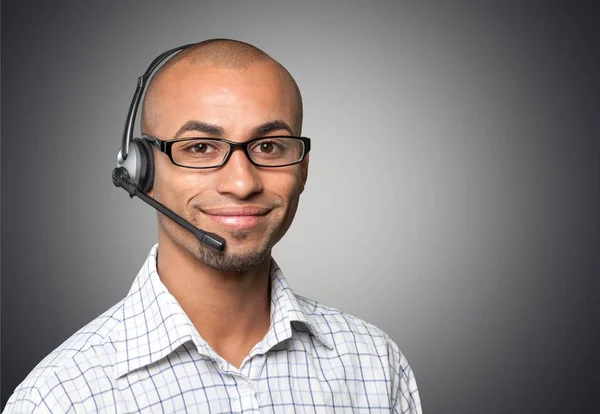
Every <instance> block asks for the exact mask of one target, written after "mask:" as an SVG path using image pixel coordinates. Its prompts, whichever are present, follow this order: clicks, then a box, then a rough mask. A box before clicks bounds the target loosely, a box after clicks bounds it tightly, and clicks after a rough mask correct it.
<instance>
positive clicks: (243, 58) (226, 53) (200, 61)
mask: <svg viewBox="0 0 600 414" xmlns="http://www.w3.org/2000/svg"><path fill="white" fill-rule="evenodd" d="M259 62H264V63H269V64H272V65H274V66H276V68H277V70H278V72H279V74H280V76H281V77H282V78H283V82H284V83H285V84H286V86H287V87H286V90H287V91H288V93H289V94H290V99H291V101H292V107H293V118H294V126H293V129H294V132H295V133H296V134H297V135H300V133H301V130H302V117H303V111H302V96H301V95H300V90H299V88H298V85H297V84H296V81H295V80H294V78H293V77H292V75H291V74H290V73H289V72H288V71H287V70H286V69H285V68H284V67H283V66H282V65H281V64H280V63H279V62H277V61H276V60H275V59H273V58H272V57H271V56H269V55H268V54H266V53H265V52H263V51H262V50H260V49H259V48H257V47H255V46H253V45H251V44H249V43H245V42H241V41H238V40H232V39H210V40H205V41H203V42H199V43H196V44H194V45H192V46H189V47H187V48H186V49H184V50H182V51H181V52H179V53H178V54H177V55H175V56H174V57H172V58H171V59H169V60H168V61H167V63H165V64H164V65H163V66H162V67H161V68H160V69H159V70H158V71H157V72H156V73H155V74H154V76H153V77H152V79H151V81H150V84H149V85H148V89H147V92H146V95H145V97H144V102H143V105H142V120H141V122H142V132H143V133H145V134H152V130H153V129H154V127H155V124H156V122H158V118H159V114H160V109H159V108H160V100H161V93H160V91H161V89H162V90H164V89H165V88H167V89H168V86H166V85H164V83H166V82H168V74H169V72H170V71H171V70H172V69H173V68H175V67H177V66H181V65H189V66H191V67H194V68H195V69H198V76H202V73H201V69H202V68H211V69H226V70H239V71H243V70H244V69H247V68H248V67H250V66H251V65H253V64H256V63H259Z"/></svg>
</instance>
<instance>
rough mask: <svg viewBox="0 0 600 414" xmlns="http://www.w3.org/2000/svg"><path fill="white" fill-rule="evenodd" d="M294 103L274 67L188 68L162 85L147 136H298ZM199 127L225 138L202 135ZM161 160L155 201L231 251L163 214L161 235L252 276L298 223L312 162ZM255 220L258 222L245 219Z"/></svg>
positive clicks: (176, 70)
mask: <svg viewBox="0 0 600 414" xmlns="http://www.w3.org/2000/svg"><path fill="white" fill-rule="evenodd" d="M293 97H294V95H293V90H292V88H291V85H289V84H288V83H286V80H285V78H284V76H283V75H282V74H281V72H280V71H279V70H278V68H277V67H276V66H275V65H274V64H273V63H267V62H257V63H254V64H252V65H251V66H249V67H248V68H246V69H243V70H239V69H221V68H208V67H198V66H194V65H192V64H189V63H185V62H181V63H179V64H177V65H176V66H174V67H172V68H170V69H169V71H167V72H166V73H164V75H163V76H162V78H161V79H160V82H157V85H156V88H155V93H154V95H153V98H152V99H153V108H154V110H153V119H152V122H151V123H150V124H149V129H148V130H146V131H145V132H146V133H148V134H150V135H153V136H155V137H156V138H158V139H161V140H170V139H174V138H188V137H213V138H224V139H227V140H230V141H235V142H245V141H248V140H250V139H252V138H256V137H266V136H274V135H293V132H294V131H298V130H299V125H294V123H293V122H294V112H293V111H294V101H293ZM194 123H196V126H194ZM198 124H205V125H208V126H211V127H214V128H213V129H215V130H219V131H220V132H218V133H217V132H216V131H213V132H207V130H206V128H204V130H203V131H199V130H197V128H196V127H197V126H198ZM186 125H187V128H185V127H184V126H186ZM274 125H275V127H274V128H273V126H274ZM286 125H287V126H289V130H288V129H287V128H286V127H285V126H286ZM190 127H191V128H190ZM261 128H262V131H261ZM185 129H189V130H185ZM201 129H202V128H201ZM269 129H270V130H269ZM259 131H261V132H259ZM154 155H155V167H156V177H155V181H154V187H153V189H152V190H151V192H150V194H151V195H152V196H154V197H155V198H156V199H157V200H159V201H160V202H162V203H164V204H165V205H167V206H168V207H169V208H171V209H172V210H174V211H175V212H176V213H178V214H180V215H181V216H183V217H184V218H186V219H187V220H188V221H190V222H191V223H193V224H194V225H195V226H196V227H198V228H201V229H203V230H206V231H209V232H213V233H216V234H218V235H220V236H221V237H223V238H225V240H226V246H225V251H224V252H215V251H213V250H211V249H209V248H207V247H205V246H203V245H202V244H200V243H199V242H198V241H197V240H196V239H195V238H194V236H193V235H191V234H190V233H188V232H187V231H185V230H184V229H182V228H180V227H179V226H178V225H177V224H175V223H173V222H172V221H171V220H169V219H168V218H166V217H164V216H163V215H161V214H159V216H158V217H159V233H160V235H161V236H162V237H167V238H168V239H169V241H171V242H173V243H175V244H176V245H177V246H179V247H180V248H183V249H185V250H187V251H188V252H190V253H191V254H193V255H194V256H196V257H197V258H198V259H200V260H201V261H203V262H204V263H206V264H207V265H209V266H211V267H213V268H216V269H220V270H223V271H237V272H241V271H245V270H248V269H250V268H253V267H256V266H258V265H259V264H261V263H263V262H264V260H265V259H267V258H268V257H269V255H270V252H271V248H272V247H273V245H274V244H275V243H276V242H278V241H279V240H280V239H281V237H283V235H284V234H285V232H286V231H287V229H288V228H289V226H290V224H291V222H292V220H293V218H294V215H295V213H296V209H297V207H298V200H299V197H300V194H301V193H302V191H303V189H304V184H305V182H306V176H307V169H308V157H307V158H306V159H305V160H304V162H302V163H301V164H297V165H292V166H287V167H278V168H265V167H257V166H255V165H253V164H252V163H251V162H250V161H249V160H248V158H247V157H246V155H245V153H244V152H243V151H241V150H236V151H233V152H232V154H231V157H230V158H229V161H228V162H227V164H225V165H224V166H222V167H219V168H213V169H206V170H195V169H189V168H183V167H179V166H176V165H174V164H173V163H171V161H170V160H169V158H168V156H167V155H166V154H163V153H160V152H158V151H157V150H156V149H155V150H154ZM253 208H255V209H256V211H253V210H252V209H253ZM237 209H248V210H245V211H244V210H237ZM248 213H255V215H253V216H251V217H247V216H246V217H239V216H238V214H239V215H242V214H248ZM232 215H233V216H232ZM236 216H238V217H236Z"/></svg>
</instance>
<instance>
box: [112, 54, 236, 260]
mask: <svg viewBox="0 0 600 414" xmlns="http://www.w3.org/2000/svg"><path fill="white" fill-rule="evenodd" d="M194 44H195V43H190V44H187V45H183V46H179V47H176V48H173V49H169V50H167V51H166V52H163V53H161V54H160V55H159V56H157V57H156V58H155V59H154V60H153V61H152V63H150V66H149V67H148V69H147V70H146V72H144V74H143V75H142V76H140V77H139V78H138V81H137V86H136V88H135V93H134V95H133V99H132V100H131V105H130V106H129V111H128V113H127V119H126V121H125V130H124V131H123V137H122V141H121V149H120V150H119V152H118V154H117V165H116V167H115V169H114V170H113V172H112V181H113V184H114V185H115V186H117V187H121V188H123V189H124V190H125V191H127V192H128V193H129V197H130V198H133V196H136V197H138V198H139V199H140V200H142V201H144V202H145V203H147V204H149V205H150V206H152V207H154V208H155V209H156V210H158V211H160V212H161V213H163V214H164V215H165V216H167V217H169V218H170V219H171V220H173V221H174V222H175V223H177V224H179V225H180V226H182V227H183V228H184V229H186V230H188V231H189V232H191V233H192V234H193V235H194V236H196V238H197V239H198V241H200V243H202V244H204V245H205V246H207V247H210V248H211V249H214V250H216V251H219V252H222V251H223V250H224V249H225V239H223V238H222V237H220V236H219V235H217V234H214V233H209V232H206V231H204V230H201V229H199V228H197V227H195V226H194V225H193V224H191V223H190V222H188V221H186V220H185V219H184V218H183V217H181V216H179V215H178V214H176V213H175V212H174V211H172V210H170V209H169V208H167V207H166V206H165V205H163V204H161V203H160V202H158V201H157V200H155V199H154V198H152V197H150V196H148V195H147V194H146V193H147V192H148V191H150V190H151V189H152V185H153V184H154V155H153V152H152V147H151V146H150V143H148V142H147V141H146V140H143V139H141V138H134V137H133V129H134V127H135V119H136V115H137V111H138V108H139V106H140V102H141V100H142V96H143V94H144V91H145V89H146V85H147V83H148V81H149V80H150V78H151V75H152V74H153V73H154V71H155V70H156V69H157V68H158V66H159V65H160V64H161V63H163V62H166V61H168V59H169V58H170V57H171V56H173V55H175V54H176V53H178V52H181V51H182V50H184V49H186V48H187V47H189V46H192V45H194Z"/></svg>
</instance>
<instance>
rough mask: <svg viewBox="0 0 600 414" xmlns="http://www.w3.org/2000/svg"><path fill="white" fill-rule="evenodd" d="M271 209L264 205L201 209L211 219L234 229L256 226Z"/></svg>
mask: <svg viewBox="0 0 600 414" xmlns="http://www.w3.org/2000/svg"><path fill="white" fill-rule="evenodd" d="M270 211H271V210H270V209H268V208H264V207H253V206H247V207H222V208H211V209H203V210H202V212H203V213H204V214H206V215H207V216H208V217H209V218H210V219H211V220H213V221H215V222H217V223H219V224H221V225H224V226H227V227H230V228H232V229H236V230H247V229H251V228H253V227H256V226H257V225H258V224H260V223H261V222H262V221H264V220H265V217H266V215H267V214H268V213H269V212H270Z"/></svg>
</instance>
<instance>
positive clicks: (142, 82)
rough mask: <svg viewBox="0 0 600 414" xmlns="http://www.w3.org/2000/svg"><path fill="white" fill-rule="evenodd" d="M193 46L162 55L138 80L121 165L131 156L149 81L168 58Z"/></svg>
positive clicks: (120, 154)
mask: <svg viewBox="0 0 600 414" xmlns="http://www.w3.org/2000/svg"><path fill="white" fill-rule="evenodd" d="M192 45H195V43H188V44H187V45H183V46H179V47H176V48H173V49H170V50H167V51H166V52H163V53H161V54H160V55H159V56H158V57H157V58H156V59H154V60H153V61H152V63H150V66H148V69H146V72H144V74H143V75H142V76H140V77H139V78H138V82H137V86H136V88H135V93H134V95H133V99H132V101H131V105H129V112H127V119H126V121H125V130H124V131H123V141H122V143H121V150H120V151H119V160H118V161H119V162H120V163H123V162H124V161H125V160H126V159H127V155H128V154H129V143H130V142H131V140H132V139H133V129H134V127H135V118H136V116H137V110H138V107H139V106H140V101H141V100H142V95H143V93H144V89H145V88H146V84H147V82H148V79H149V78H150V76H151V75H152V73H153V72H154V70H155V69H156V68H157V67H158V66H159V65H160V64H161V63H163V62H164V61H165V60H166V59H167V58H169V57H170V56H171V55H173V54H175V53H177V52H179V51H181V50H183V49H185V48H187V47H189V46H192Z"/></svg>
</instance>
